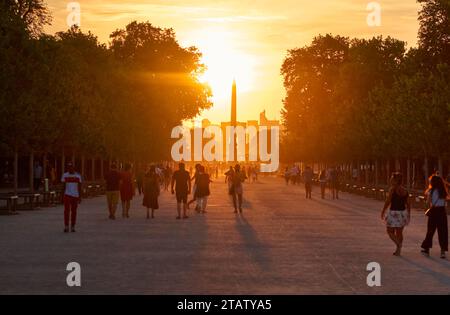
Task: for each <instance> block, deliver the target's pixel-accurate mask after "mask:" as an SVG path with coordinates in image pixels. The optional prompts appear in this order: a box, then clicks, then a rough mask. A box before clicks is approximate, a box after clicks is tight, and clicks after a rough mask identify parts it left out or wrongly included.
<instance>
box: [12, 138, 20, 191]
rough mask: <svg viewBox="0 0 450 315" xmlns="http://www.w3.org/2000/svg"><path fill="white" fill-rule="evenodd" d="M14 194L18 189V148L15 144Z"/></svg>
mask: <svg viewBox="0 0 450 315" xmlns="http://www.w3.org/2000/svg"><path fill="white" fill-rule="evenodd" d="M13 164H14V165H13V168H14V194H15V195H17V191H18V189H19V149H18V147H17V144H16V145H15V146H14V162H13Z"/></svg>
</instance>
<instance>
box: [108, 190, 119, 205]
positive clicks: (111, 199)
mask: <svg viewBox="0 0 450 315" xmlns="http://www.w3.org/2000/svg"><path fill="white" fill-rule="evenodd" d="M119 195H120V192H119V191H107V192H106V200H107V201H108V204H113V205H117V204H118V203H119Z"/></svg>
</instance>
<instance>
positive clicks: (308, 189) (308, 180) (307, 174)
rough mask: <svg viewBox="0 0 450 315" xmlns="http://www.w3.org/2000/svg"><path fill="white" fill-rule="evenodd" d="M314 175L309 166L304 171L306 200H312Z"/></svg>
mask: <svg viewBox="0 0 450 315" xmlns="http://www.w3.org/2000/svg"><path fill="white" fill-rule="evenodd" d="M313 177H314V173H313V170H312V169H311V167H309V166H307V167H306V168H305V170H304V171H303V180H304V182H305V193H306V199H312V196H311V193H312V181H313Z"/></svg>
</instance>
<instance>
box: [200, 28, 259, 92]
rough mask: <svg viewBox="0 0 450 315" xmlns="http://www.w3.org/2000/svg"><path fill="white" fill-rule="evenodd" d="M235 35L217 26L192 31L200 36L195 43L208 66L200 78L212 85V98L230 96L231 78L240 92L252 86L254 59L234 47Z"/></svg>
mask: <svg viewBox="0 0 450 315" xmlns="http://www.w3.org/2000/svg"><path fill="white" fill-rule="evenodd" d="M238 35H239V34H235V33H233V32H230V31H227V30H225V29H217V28H210V29H205V30H200V31H199V32H198V33H197V34H195V37H196V38H198V39H200V40H199V41H198V44H197V45H198V47H199V48H200V50H201V52H202V53H203V59H202V61H203V63H204V64H205V65H206V67H207V70H206V72H205V73H204V74H203V75H202V76H201V78H200V80H201V81H202V82H206V83H208V84H209V85H210V86H211V89H212V92H213V100H217V99H223V98H226V97H229V94H230V88H231V82H232V81H233V79H235V80H236V81H237V82H238V84H239V90H240V92H246V91H249V90H251V89H252V88H253V84H254V80H253V78H254V68H255V61H254V58H252V57H251V56H250V55H248V54H245V53H244V52H242V51H239V50H238V49H237V48H236V47H234V45H233V42H234V41H235V40H236V38H237V37H238Z"/></svg>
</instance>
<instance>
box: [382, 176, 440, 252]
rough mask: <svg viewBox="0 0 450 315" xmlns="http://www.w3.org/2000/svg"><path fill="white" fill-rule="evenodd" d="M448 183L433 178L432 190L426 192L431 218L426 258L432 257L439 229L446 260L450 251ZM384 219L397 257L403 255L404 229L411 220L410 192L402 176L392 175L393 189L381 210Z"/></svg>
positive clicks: (427, 235) (430, 183)
mask: <svg viewBox="0 0 450 315" xmlns="http://www.w3.org/2000/svg"><path fill="white" fill-rule="evenodd" d="M447 184H448V183H446V182H445V181H444V179H443V178H442V177H440V176H438V175H436V174H435V175H432V176H431V177H430V178H429V187H428V189H427V191H426V196H427V204H428V207H429V208H428V209H427V210H426V212H425V213H426V215H427V216H428V223H427V233H426V236H425V239H424V241H423V242H422V245H421V248H422V250H421V252H422V254H424V255H425V256H429V255H430V249H431V248H432V246H433V236H434V234H435V233H436V230H437V233H438V238H439V245H440V247H441V254H440V257H441V258H442V259H445V258H446V253H447V252H448V219H447V210H446V207H445V203H446V201H447V199H448V197H449V194H448V191H447V187H446V186H447ZM381 220H383V222H385V224H386V227H387V233H388V235H389V237H390V239H391V240H392V241H393V242H394V244H395V245H396V249H395V252H394V253H393V254H394V255H395V256H400V255H401V250H402V246H403V230H404V228H405V226H407V225H408V224H409V223H410V221H411V203H410V200H409V193H408V191H407V190H406V188H405V187H404V186H403V177H402V174H401V173H393V174H392V177H391V188H390V191H389V194H388V197H387V199H386V202H385V204H384V207H383V209H382V211H381Z"/></svg>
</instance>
